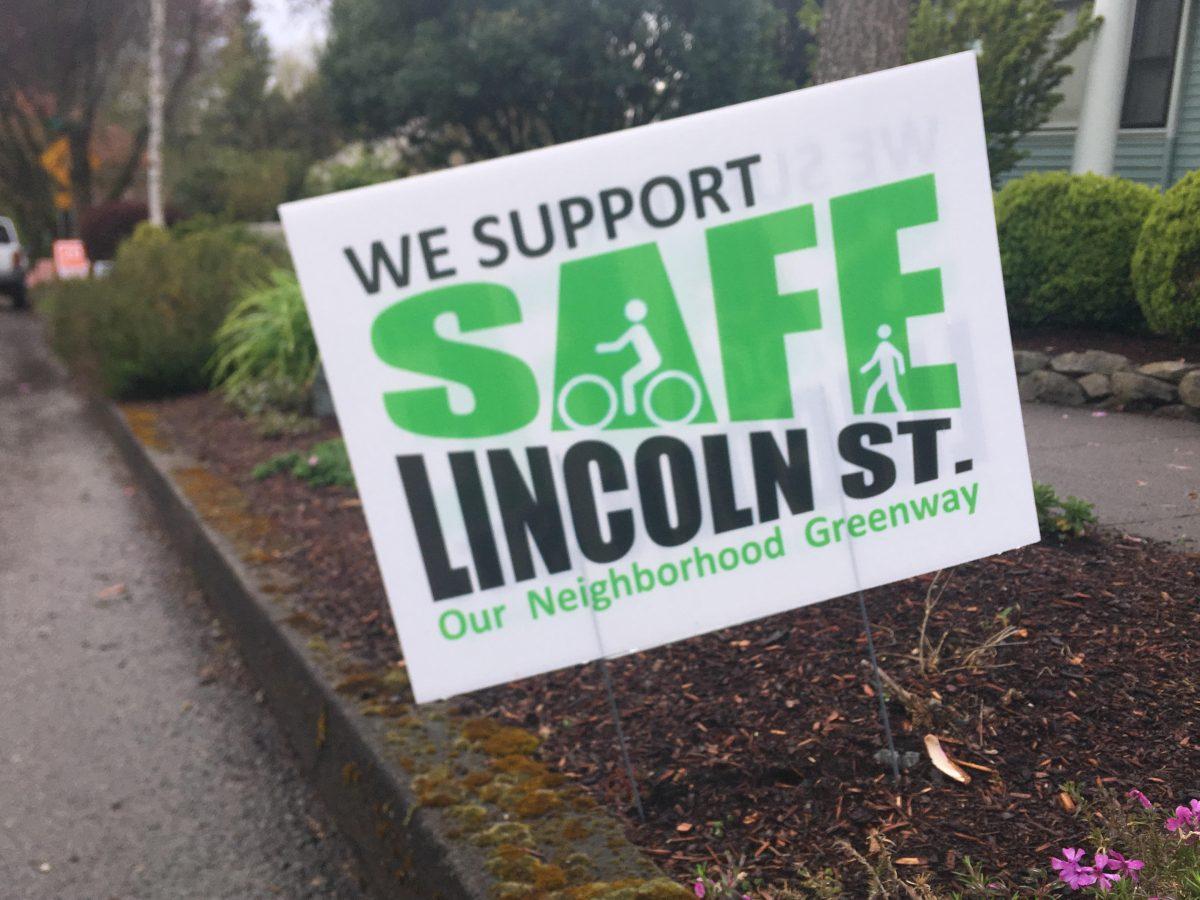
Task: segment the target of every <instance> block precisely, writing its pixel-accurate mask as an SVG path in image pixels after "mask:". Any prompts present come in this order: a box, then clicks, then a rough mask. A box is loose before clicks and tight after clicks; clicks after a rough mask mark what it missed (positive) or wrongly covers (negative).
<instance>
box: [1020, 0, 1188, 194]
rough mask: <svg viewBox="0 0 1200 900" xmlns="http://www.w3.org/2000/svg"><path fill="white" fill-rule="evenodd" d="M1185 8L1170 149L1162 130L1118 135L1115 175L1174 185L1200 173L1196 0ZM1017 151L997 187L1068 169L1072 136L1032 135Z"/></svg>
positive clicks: (1066, 132)
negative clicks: (1030, 174)
mask: <svg viewBox="0 0 1200 900" xmlns="http://www.w3.org/2000/svg"><path fill="white" fill-rule="evenodd" d="M1191 5H1192V9H1191V15H1190V16H1189V17H1188V19H1189V21H1188V31H1189V34H1188V37H1187V40H1186V41H1185V42H1184V51H1183V52H1184V53H1185V54H1186V56H1185V57H1184V60H1183V66H1182V68H1181V69H1180V74H1181V79H1180V84H1179V87H1178V90H1179V95H1178V104H1179V105H1178V108H1177V112H1176V120H1175V121H1176V132H1175V139H1174V147H1173V148H1172V146H1171V144H1170V139H1169V138H1168V136H1167V132H1166V131H1165V130H1154V131H1123V132H1121V134H1120V136H1119V137H1118V138H1117V154H1116V160H1115V163H1114V167H1113V168H1114V171H1115V173H1116V174H1117V175H1121V176H1122V177H1124V178H1129V179H1132V180H1133V181H1139V182H1141V183H1142V184H1148V185H1151V186H1152V187H1158V186H1160V185H1163V184H1167V185H1170V184H1174V183H1175V182H1176V181H1178V180H1179V179H1180V178H1182V177H1183V176H1184V175H1186V174H1187V173H1188V172H1190V171H1191V170H1193V169H1200V0H1192V4H1191ZM1019 147H1020V149H1021V150H1023V151H1024V152H1025V153H1027V154H1029V155H1028V156H1026V157H1025V159H1023V160H1021V162H1019V163H1017V166H1016V168H1014V169H1013V170H1012V171H1011V172H1008V173H1006V174H1004V175H1003V176H1001V178H1000V181H1001V183H1003V182H1006V181H1011V180H1012V179H1013V178H1017V177H1019V176H1021V175H1025V174H1026V173H1028V172H1051V171H1054V170H1058V169H1070V168H1071V160H1072V157H1073V156H1074V150H1075V132H1074V131H1073V130H1068V129H1058V130H1046V131H1038V132H1034V133H1033V134H1031V135H1028V136H1027V137H1026V138H1025V139H1024V140H1022V141H1021V143H1020V145H1019Z"/></svg>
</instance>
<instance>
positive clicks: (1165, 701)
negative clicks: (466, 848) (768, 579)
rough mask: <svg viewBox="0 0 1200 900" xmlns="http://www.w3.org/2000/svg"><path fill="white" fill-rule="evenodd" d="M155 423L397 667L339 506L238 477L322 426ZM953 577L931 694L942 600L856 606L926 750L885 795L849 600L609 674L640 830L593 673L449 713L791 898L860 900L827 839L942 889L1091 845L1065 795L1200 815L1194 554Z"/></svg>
mask: <svg viewBox="0 0 1200 900" xmlns="http://www.w3.org/2000/svg"><path fill="white" fill-rule="evenodd" d="M1089 346H1096V345H1095V344H1091V345H1089ZM155 409H156V411H157V412H158V413H159V418H160V422H161V423H162V424H163V425H164V426H165V430H166V431H167V432H168V433H169V435H170V436H171V438H172V439H173V440H174V441H175V442H176V443H178V444H179V445H181V446H183V447H185V448H186V449H188V450H189V451H190V452H191V453H193V454H194V455H197V456H199V457H200V458H202V459H203V460H204V462H205V464H206V465H207V466H209V467H210V468H211V469H212V470H213V471H215V472H217V473H218V474H221V475H224V476H226V477H228V478H230V479H232V480H234V481H235V482H237V483H238V484H239V485H240V486H241V488H242V489H243V490H244V491H245V492H246V494H247V495H248V496H249V497H250V499H251V502H252V504H253V505H254V506H255V511H256V512H257V513H259V514H261V515H265V516H267V517H268V518H269V519H271V520H273V521H274V523H275V524H276V526H277V529H278V533H279V535H282V536H283V549H282V550H281V551H276V553H277V555H278V559H279V561H280V562H282V563H283V564H284V565H285V566H286V567H288V568H289V569H290V570H291V571H292V572H293V574H294V576H295V578H296V582H297V592H298V595H299V598H300V601H301V602H302V603H303V604H304V605H305V606H306V607H307V608H308V609H310V610H311V611H312V612H313V613H314V615H316V616H318V617H320V618H321V619H322V620H324V621H325V622H326V623H327V624H328V626H329V629H330V631H331V640H332V639H333V638H336V641H337V642H338V643H339V644H340V646H341V648H342V649H343V650H345V651H347V652H349V653H352V654H354V655H357V656H359V657H361V658H363V659H364V660H367V661H371V662H383V661H394V660H395V659H396V657H397V655H398V651H397V646H396V642H395V633H394V630H393V628H392V625H391V621H390V616H389V614H388V612H387V610H386V606H385V602H384V599H383V594H382V589H381V586H380V581H379V576H378V572H377V569H376V566H375V562H374V559H373V556H372V554H371V550H370V543H369V540H368V537H367V532H366V526H365V523H364V521H363V519H362V515H361V510H360V509H359V508H358V506H357V501H356V499H355V497H354V494H353V492H352V491H348V490H344V489H338V488H323V489H312V488H310V487H307V486H306V485H303V484H301V483H299V482H297V481H295V480H293V479H291V478H289V477H275V478H271V479H268V480H266V481H262V482H258V481H254V480H253V479H251V478H250V477H249V471H250V469H251V468H252V467H253V465H254V464H256V463H258V462H261V461H263V460H264V459H266V458H268V457H270V456H272V455H274V454H275V453H279V452H281V451H283V450H286V449H294V448H295V449H301V448H307V447H309V446H311V444H312V443H314V442H315V441H316V440H319V439H321V438H322V437H325V436H328V435H329V434H332V433H334V429H333V427H332V426H331V425H327V426H325V427H324V429H323V431H322V432H320V433H318V434H315V435H307V436H304V437H302V438H287V439H274V440H269V441H264V440H263V439H261V438H259V437H258V436H257V435H256V433H255V432H254V429H253V428H252V427H251V426H250V425H248V424H247V423H246V422H244V421H243V420H241V419H239V418H238V417H236V416H235V415H233V414H232V413H230V412H229V411H227V410H226V409H225V408H224V407H223V406H222V404H221V403H220V402H219V401H218V400H217V399H216V398H214V397H211V396H203V395H202V396H196V397H188V398H184V399H181V400H176V401H170V402H167V403H162V404H157V405H156V406H155ZM947 576H948V586H947V587H946V590H945V593H944V594H943V595H942V596H941V600H940V602H939V603H938V604H937V606H936V608H935V609H934V611H933V613H932V615H931V616H930V620H929V623H928V629H927V634H928V636H929V637H930V641H931V643H932V644H935V645H936V644H937V643H938V642H939V641H941V640H942V637H943V635H945V636H946V637H945V641H944V644H942V659H941V662H940V664H939V665H938V667H937V670H936V671H933V672H931V673H928V674H921V672H920V671H919V668H918V665H917V662H916V659H915V656H914V648H915V647H916V646H917V643H918V635H919V633H920V627H921V622H922V618H923V610H924V600H925V597H926V594H927V591H928V589H929V587H930V581H931V579H930V577H929V576H926V577H923V578H916V579H911V580H909V581H906V582H903V583H899V584H895V585H890V586H888V587H885V588H880V589H877V590H874V591H871V592H870V593H869V594H868V597H867V602H868V607H869V609H870V612H871V617H872V620H873V622H874V624H875V639H876V644H877V647H878V650H879V653H880V657H881V660H882V665H883V667H884V668H885V670H886V671H887V672H888V673H889V674H890V675H891V676H893V677H894V678H895V679H896V681H898V682H899V683H900V684H901V685H902V686H903V687H904V688H905V689H907V691H909V692H911V693H912V695H913V696H914V698H915V699H912V700H910V701H909V702H908V703H907V704H905V703H902V702H900V701H899V700H897V699H895V697H893V698H892V699H891V700H890V702H889V710H890V713H891V717H892V721H893V723H894V725H895V727H896V729H897V742H898V749H899V750H900V751H906V750H912V751H917V752H919V753H920V762H919V763H918V764H917V765H916V766H914V767H913V768H911V769H909V770H908V771H907V772H906V773H905V775H904V778H903V783H902V784H901V785H900V786H899V788H898V789H897V788H894V787H893V786H892V785H891V784H890V781H889V778H888V777H887V775H886V770H885V768H884V766H883V765H881V764H880V762H878V761H876V759H875V758H874V755H875V754H876V751H877V750H878V749H879V748H880V747H881V745H882V739H881V735H880V731H879V726H878V720H877V710H876V705H875V704H876V702H877V701H876V699H875V696H874V690H873V688H872V683H871V679H870V677H869V675H868V673H867V672H866V670H865V669H864V668H863V667H862V665H861V662H862V660H863V658H864V657H865V645H864V640H863V637H862V631H861V625H860V621H859V618H858V610H857V605H856V603H855V602H854V600H853V599H849V598H843V599H840V600H834V601H830V602H828V603H823V604H819V605H816V606H810V607H807V608H804V609H800V610H796V611H794V612H790V613H785V614H782V615H778V616H773V617H771V618H769V619H764V620H761V621H759V622H756V623H752V624H749V625H743V626H738V627H736V628H731V629H726V630H724V631H720V632H716V633H713V634H709V635H704V636H701V637H697V638H693V639H690V640H687V641H682V642H679V643H676V644H672V645H669V646H666V647H661V648H658V649H656V650H652V651H648V652H645V653H640V654H637V655H634V656H630V657H625V658H622V659H619V660H615V661H613V662H612V663H611V672H612V677H613V680H614V683H615V686H616V693H617V697H618V699H619V703H620V706H621V711H622V716H623V722H624V726H625V729H626V733H627V735H628V737H629V740H630V751H631V755H632V760H633V767H634V769H635V771H636V773H637V777H638V782H639V786H640V789H641V793H642V797H643V800H644V801H645V808H646V821H645V823H639V822H638V821H637V817H636V815H635V814H634V812H633V809H632V806H631V803H630V799H629V791H628V785H627V782H626V779H625V776H624V773H623V768H622V767H621V765H620V763H619V757H618V753H617V749H616V746H615V737H614V730H613V727H612V724H611V721H610V719H609V714H608V706H607V700H606V696H605V692H604V686H603V681H602V680H601V675H600V672H599V670H598V668H597V667H596V666H594V665H593V666H581V667H576V668H573V669H568V670H563V671H560V672H555V673H551V674H548V675H543V676H538V677H536V678H531V679H527V680H525V681H522V682H518V683H515V684H511V685H507V686H505V687H502V688H495V689H490V690H486V691H480V692H477V693H475V694H472V695H468V696H466V697H463V698H460V701H459V702H460V705H461V707H462V708H463V709H464V711H467V712H471V713H473V714H478V713H484V714H487V715H492V716H495V717H497V718H501V719H504V720H506V721H510V722H513V723H516V724H520V725H523V726H526V727H529V728H530V729H532V730H535V731H537V732H538V733H539V734H540V735H541V736H542V738H543V745H542V750H541V753H542V756H543V758H544V759H546V760H548V761H550V762H552V763H554V764H555V765H557V766H558V768H560V769H561V770H562V771H563V772H565V773H567V774H568V776H569V777H571V778H573V779H575V780H577V781H578V782H579V783H580V784H581V785H582V786H583V787H584V788H585V789H587V790H588V791H590V792H591V793H592V794H593V795H594V796H596V797H597V798H598V799H600V800H602V801H603V802H604V803H605V804H606V805H608V806H609V807H610V808H611V809H613V810H614V811H615V812H617V813H618V814H619V815H621V816H623V817H624V819H625V821H626V822H627V823H628V828H629V833H630V835H631V837H632V839H633V840H634V841H635V842H636V843H638V844H639V845H640V846H642V847H643V848H645V849H646V851H647V852H648V853H650V854H652V855H653V856H654V857H655V858H657V859H658V861H659V862H660V863H661V864H662V865H663V867H664V868H665V869H666V870H667V871H669V872H671V873H672V874H674V875H676V876H678V877H680V878H681V879H682V878H684V877H686V876H687V875H688V874H690V873H691V872H692V871H693V870H694V868H695V865H696V864H697V863H700V862H708V863H710V864H712V863H715V862H723V861H724V859H725V854H726V852H727V851H729V852H732V853H733V854H734V855H735V856H739V855H742V854H744V855H745V856H746V860H747V862H746V866H747V868H748V869H749V870H750V871H751V872H752V873H753V874H755V875H757V876H761V877H763V878H764V879H765V880H766V882H767V883H769V884H774V885H778V884H780V883H782V882H785V881H791V882H792V883H795V882H796V880H797V869H798V867H800V866H804V867H806V868H807V869H809V870H817V869H820V868H821V867H824V866H831V867H834V868H835V869H837V870H839V871H840V872H842V874H843V875H845V876H846V877H848V878H849V879H850V882H849V883H850V884H853V883H854V879H855V877H856V876H855V875H854V872H853V869H852V868H850V867H848V865H847V861H846V859H847V858H846V855H845V853H844V851H842V850H841V849H839V847H838V845H837V842H838V841H839V840H840V839H844V840H848V841H850V842H851V843H852V844H854V845H855V846H857V847H859V848H860V849H862V848H864V847H865V846H866V845H867V844H868V843H869V841H870V837H869V835H870V834H871V833H872V832H877V833H878V834H879V835H881V836H883V837H885V838H886V839H887V840H888V841H890V842H892V843H893V844H894V854H895V856H896V857H897V858H898V859H900V860H902V861H903V862H904V865H902V866H901V872H902V874H908V875H912V874H916V873H919V872H930V873H931V874H932V875H933V877H934V878H935V880H936V881H939V882H942V883H948V882H949V880H950V878H951V875H952V873H953V871H954V870H955V869H956V868H957V867H958V866H959V865H960V864H961V861H962V859H963V857H964V856H970V857H971V858H972V859H974V860H976V861H980V862H982V863H984V865H985V866H986V867H988V869H989V870H991V871H993V872H994V871H997V870H1003V871H1006V872H1009V873H1018V872H1020V871H1023V870H1024V869H1026V868H1028V867H1032V866H1045V863H1046V860H1047V858H1048V857H1049V856H1050V855H1051V853H1052V852H1053V851H1054V850H1055V849H1056V848H1058V847H1061V846H1064V845H1069V844H1071V843H1073V842H1078V841H1079V840H1080V839H1081V838H1082V837H1083V836H1084V835H1085V833H1086V832H1087V830H1088V828H1087V826H1086V823H1084V822H1081V821H1080V820H1078V819H1076V818H1074V817H1073V816H1072V815H1071V814H1070V813H1069V812H1068V811H1067V810H1066V809H1065V808H1064V806H1065V804H1064V801H1063V800H1062V798H1061V797H1060V785H1062V784H1063V783H1064V782H1068V781H1073V782H1076V783H1078V784H1079V785H1080V786H1081V787H1082V788H1083V789H1084V790H1085V791H1091V790H1095V789H1096V788H1097V787H1098V786H1099V785H1105V786H1108V787H1111V788H1113V789H1119V790H1122V791H1124V790H1126V789H1128V788H1129V787H1134V786H1137V787H1140V788H1141V789H1143V790H1145V791H1146V793H1148V794H1150V795H1151V796H1152V797H1154V798H1155V799H1156V800H1158V801H1160V803H1172V805H1173V801H1175V800H1177V799H1184V798H1186V797H1190V796H1200V765H1198V764H1200V754H1198V747H1197V743H1198V742H1200V736H1197V735H1196V723H1197V721H1198V717H1200V694H1198V689H1200V675H1198V674H1197V673H1198V672H1200V669H1198V667H1197V663H1198V662H1200V600H1198V592H1200V557H1197V556H1196V555H1194V554H1192V555H1184V554H1178V553H1174V552H1172V551H1171V550H1169V549H1168V548H1166V547H1165V546H1162V545H1157V544H1154V543H1150V542H1145V541H1142V540H1139V539H1136V538H1130V537H1126V536H1121V535H1106V536H1102V537H1100V538H1097V539H1095V540H1087V541H1082V542H1078V543H1075V544H1072V545H1068V546H1061V547H1060V546H1052V545H1045V544H1043V545H1037V546H1034V547H1030V548H1026V549H1023V550H1020V551H1016V552H1013V553H1008V554H1004V555H1002V556H997V557H992V558H989V559H986V560H981V561H979V562H974V563H969V564H966V565H963V566H959V567H957V568H955V569H953V570H951V571H950V572H948V573H947V574H946V575H945V576H943V577H947ZM784 589H786V588H784ZM1006 625H1007V626H1011V627H1012V628H1015V629H1017V630H1016V632H1015V633H1013V634H1011V636H1010V637H1009V638H1008V640H1007V641H1005V642H1004V643H1003V644H1001V645H1000V646H999V647H998V648H996V649H995V650H994V651H991V652H982V653H981V654H979V655H978V656H976V657H975V658H973V659H971V660H969V662H970V663H973V665H968V660H966V659H965V658H964V657H965V656H966V654H968V653H969V651H970V650H972V649H974V648H978V647H980V646H981V644H983V643H984V642H985V640H986V639H987V638H988V637H989V636H992V635H994V634H996V633H997V632H998V631H999V630H1000V629H1001V628H1003V627H1005V626H1006ZM889 693H890V694H893V693H894V692H889ZM926 716H930V717H931V721H930V722H925V721H923V719H924V718H925V717H926ZM927 732H933V733H936V734H938V735H940V736H941V737H942V740H943V746H944V747H945V748H946V749H947V751H948V752H949V753H950V754H951V756H953V757H954V758H956V759H958V760H959V761H960V762H961V763H962V764H963V765H964V766H966V767H967V771H968V772H969V773H970V774H971V775H972V781H971V783H970V784H969V785H961V784H957V783H955V782H951V781H948V780H947V779H944V778H943V776H942V775H941V774H940V773H938V772H937V771H936V770H934V769H933V768H932V767H931V766H930V765H929V763H928V761H927V758H926V757H925V755H924V752H923V738H924V735H925V734H926V733H927ZM847 891H848V893H851V894H856V893H857V892H858V891H857V890H854V889H851V888H848V889H847Z"/></svg>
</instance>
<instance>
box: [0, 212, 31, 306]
mask: <svg viewBox="0 0 1200 900" xmlns="http://www.w3.org/2000/svg"><path fill="white" fill-rule="evenodd" d="M26 262H27V261H26V258H25V250H24V249H23V248H22V247H21V241H20V240H19V239H18V238H17V229H16V226H14V225H13V223H12V219H6V218H4V217H3V216H0V291H2V292H3V293H6V294H8V295H9V296H10V297H12V300H13V306H15V307H16V308H17V309H24V308H25V302H26V297H25V273H26V269H27V265H26Z"/></svg>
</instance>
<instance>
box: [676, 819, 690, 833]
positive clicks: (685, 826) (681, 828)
mask: <svg viewBox="0 0 1200 900" xmlns="http://www.w3.org/2000/svg"><path fill="white" fill-rule="evenodd" d="M675 830H676V831H678V832H679V833H680V834H687V833H688V832H689V831H691V830H692V823H691V822H680V823H679V824H678V825H676V826H675Z"/></svg>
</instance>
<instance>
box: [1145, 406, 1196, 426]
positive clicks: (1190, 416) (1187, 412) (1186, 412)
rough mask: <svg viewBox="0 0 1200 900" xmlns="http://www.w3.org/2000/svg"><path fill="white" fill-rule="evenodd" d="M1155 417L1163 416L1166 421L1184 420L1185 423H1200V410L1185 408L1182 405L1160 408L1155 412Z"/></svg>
mask: <svg viewBox="0 0 1200 900" xmlns="http://www.w3.org/2000/svg"><path fill="white" fill-rule="evenodd" d="M1154 415H1156V416H1162V417H1163V418H1164V419H1182V420H1183V421H1185V422H1200V409H1195V408H1193V407H1191V406H1184V405H1183V404H1182V403H1172V404H1170V405H1169V406H1160V407H1159V408H1158V409H1156V410H1155V411H1154Z"/></svg>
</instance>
